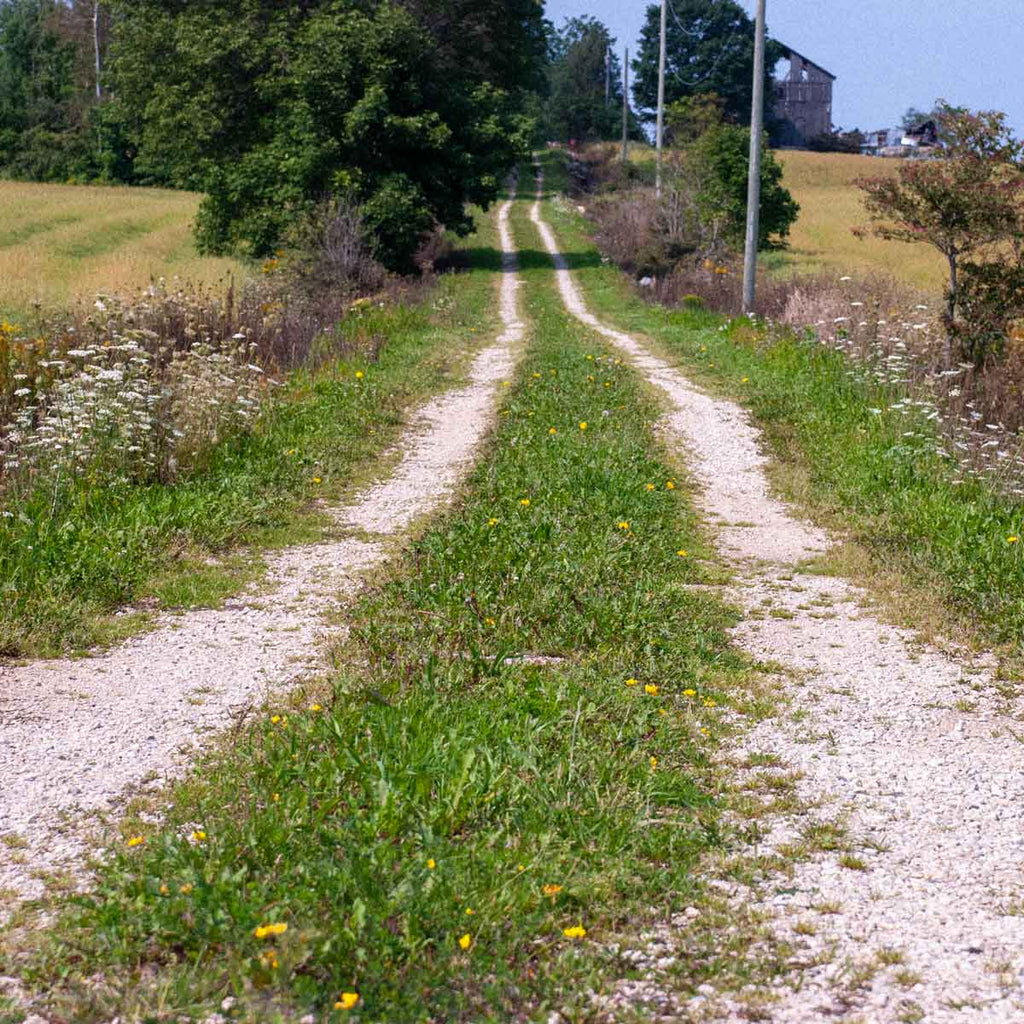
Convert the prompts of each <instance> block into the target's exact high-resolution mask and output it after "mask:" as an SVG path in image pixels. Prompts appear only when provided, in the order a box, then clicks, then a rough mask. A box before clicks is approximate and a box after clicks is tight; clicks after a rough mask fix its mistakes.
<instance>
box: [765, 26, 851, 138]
mask: <svg viewBox="0 0 1024 1024" xmlns="http://www.w3.org/2000/svg"><path fill="white" fill-rule="evenodd" d="M783 59H784V60H788V61H789V74H787V75H786V76H785V77H784V78H777V79H776V80H775V116H776V117H777V118H778V119H779V121H780V122H781V130H780V131H779V132H777V135H778V138H777V143H778V145H781V146H797V147H802V146H806V145H807V143H808V142H809V141H810V140H811V139H813V138H814V137H815V136H816V135H826V134H828V133H829V132H831V131H832V83H833V82H834V81H835V80H836V76H835V75H833V74H832V72H831V71H826V70H825V69H824V68H823V67H822V66H821V65H820V64H815V63H814V61H812V60H810V59H809V58H807V57H805V56H804V55H803V54H801V53H797V52H796V50H794V49H792V48H791V47H788V46H785V45H784V49H783Z"/></svg>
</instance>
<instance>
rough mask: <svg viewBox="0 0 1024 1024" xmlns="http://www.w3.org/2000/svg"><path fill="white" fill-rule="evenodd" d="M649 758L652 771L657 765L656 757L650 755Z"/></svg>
mask: <svg viewBox="0 0 1024 1024" xmlns="http://www.w3.org/2000/svg"><path fill="white" fill-rule="evenodd" d="M649 760H650V762H651V771H652V772H653V771H654V769H655V768H657V767H658V759H657V758H656V757H651V758H649Z"/></svg>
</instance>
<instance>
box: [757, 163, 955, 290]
mask: <svg viewBox="0 0 1024 1024" xmlns="http://www.w3.org/2000/svg"><path fill="white" fill-rule="evenodd" d="M775 155H776V157H777V158H778V160H779V162H780V163H781V164H782V165H783V167H784V169H785V177H784V179H783V184H784V185H785V186H786V188H788V189H789V191H790V192H792V193H793V198H794V199H796V201H797V202H798V203H799V204H800V216H799V218H798V219H797V222H796V224H795V225H794V226H793V228H792V230H791V231H790V248H789V250H788V252H787V253H785V254H784V258H783V259H781V260H779V261H778V269H779V271H780V272H782V273H801V274H802V273H817V272H819V271H836V272H838V273H840V274H853V275H864V274H868V273H882V274H889V275H891V276H892V277H895V278H897V279H898V280H900V281H904V282H905V283H907V284H910V285H913V286H914V287H916V288H923V289H926V290H928V291H932V292H934V291H938V290H940V289H941V288H942V287H943V286H944V284H945V281H946V276H945V273H946V271H945V263H944V261H943V259H942V257H941V256H940V255H939V254H938V253H937V252H936V251H935V250H934V249H932V248H931V247H930V246H927V245H909V244H906V243H903V242H886V241H882V240H881V239H879V238H875V237H873V236H871V235H869V236H868V237H867V238H865V239H863V240H859V239H857V238H855V237H854V236H853V234H852V233H851V231H850V229H851V228H853V227H857V226H863V225H866V224H867V223H868V218H867V215H866V214H865V212H864V207H863V205H862V203H861V200H860V195H861V194H860V191H859V189H857V187H856V186H855V185H853V180H854V179H855V178H860V177H881V176H882V175H886V174H895V173H896V170H897V168H898V167H899V161H898V160H892V159H885V158H882V157H869V156H857V155H855V154H848V153H805V152H800V151H796V150H786V151H779V152H777V153H776V154H775Z"/></svg>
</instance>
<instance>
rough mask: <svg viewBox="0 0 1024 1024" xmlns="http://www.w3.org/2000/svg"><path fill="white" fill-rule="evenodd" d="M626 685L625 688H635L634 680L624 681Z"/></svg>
mask: <svg viewBox="0 0 1024 1024" xmlns="http://www.w3.org/2000/svg"><path fill="white" fill-rule="evenodd" d="M626 685H627V686H636V680H635V679H627V680H626Z"/></svg>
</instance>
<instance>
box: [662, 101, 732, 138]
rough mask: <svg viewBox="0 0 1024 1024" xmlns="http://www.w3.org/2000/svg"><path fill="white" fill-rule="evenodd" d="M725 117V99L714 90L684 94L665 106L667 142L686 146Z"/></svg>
mask: <svg viewBox="0 0 1024 1024" xmlns="http://www.w3.org/2000/svg"><path fill="white" fill-rule="evenodd" d="M724 119H725V101H724V100H723V99H722V97H721V96H719V95H718V94H717V93H714V92H701V93H694V94H693V95H690V96H682V97H680V98H679V99H678V100H675V101H674V102H672V103H670V104H668V105H667V106H666V107H665V142H666V144H667V145H672V146H685V145H687V144H689V143H691V142H695V141H696V140H697V139H699V138H700V137H701V136H702V135H703V134H704V133H705V132H708V131H710V130H711V129H712V128H717V127H718V126H719V125H720V124H722V122H723V121H724Z"/></svg>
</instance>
